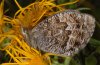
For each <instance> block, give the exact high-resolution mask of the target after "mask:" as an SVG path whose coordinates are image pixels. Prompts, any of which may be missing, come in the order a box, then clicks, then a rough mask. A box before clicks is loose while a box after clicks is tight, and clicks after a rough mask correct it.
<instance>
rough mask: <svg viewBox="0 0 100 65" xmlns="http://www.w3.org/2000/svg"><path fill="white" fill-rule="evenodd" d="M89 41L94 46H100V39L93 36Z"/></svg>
mask: <svg viewBox="0 0 100 65" xmlns="http://www.w3.org/2000/svg"><path fill="white" fill-rule="evenodd" d="M90 43H91V44H92V45H95V46H100V41H99V40H96V39H93V38H91V39H90Z"/></svg>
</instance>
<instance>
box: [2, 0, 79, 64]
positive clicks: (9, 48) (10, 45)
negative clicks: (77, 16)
mask: <svg viewBox="0 0 100 65" xmlns="http://www.w3.org/2000/svg"><path fill="white" fill-rule="evenodd" d="M78 1H79V0H76V1H74V2H69V3H65V4H60V5H56V4H54V0H37V1H36V2H34V3H32V4H30V5H28V6H26V7H24V8H22V7H21V6H20V5H19V4H18V2H17V1H16V0H15V3H16V4H17V6H18V7H19V10H18V11H17V12H16V13H15V16H14V18H10V17H7V16H5V15H4V14H3V4H4V0H2V2H1V4H0V50H2V51H6V54H8V55H9V56H10V60H9V62H8V63H2V65H51V62H50V59H49V55H52V54H48V53H47V54H44V55H42V54H41V52H39V51H37V50H36V49H34V48H31V47H30V46H29V45H28V44H27V43H26V42H25V41H24V37H23V35H22V33H21V27H23V28H26V29H31V28H33V27H34V26H35V25H36V24H37V23H39V22H40V21H41V20H43V19H44V18H45V17H47V16H50V15H53V14H55V13H57V12H59V11H61V10H64V9H65V8H63V7H62V6H64V5H70V4H74V3H76V2H78ZM54 7H55V8H56V9H57V10H56V11H55V10H54V9H53V8H54ZM9 26H10V27H9ZM5 41H8V42H5Z"/></svg>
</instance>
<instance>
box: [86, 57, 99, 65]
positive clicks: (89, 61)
mask: <svg viewBox="0 0 100 65" xmlns="http://www.w3.org/2000/svg"><path fill="white" fill-rule="evenodd" d="M96 63H97V61H96V58H95V57H94V56H93V55H90V56H89V57H86V58H85V64H86V65H96Z"/></svg>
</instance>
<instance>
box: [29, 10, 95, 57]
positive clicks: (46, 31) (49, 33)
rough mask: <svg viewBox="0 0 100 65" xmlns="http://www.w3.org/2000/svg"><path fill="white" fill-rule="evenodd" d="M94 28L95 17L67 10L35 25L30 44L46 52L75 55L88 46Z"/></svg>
mask: <svg viewBox="0 0 100 65" xmlns="http://www.w3.org/2000/svg"><path fill="white" fill-rule="evenodd" d="M94 28H95V19H94V17H92V16H91V15H88V14H84V13H80V12H79V11H76V10H67V11H63V12H60V13H57V14H55V15H53V16H50V17H48V18H47V19H45V20H43V21H42V22H40V23H39V24H38V25H37V26H36V27H34V28H33V29H32V30H31V34H30V36H31V39H30V40H31V43H30V44H33V45H32V47H38V48H39V49H40V50H42V51H45V52H51V53H54V54H60V55H64V56H73V55H74V54H76V53H77V52H79V50H80V49H82V48H84V47H85V46H86V44H87V43H88V42H89V39H90V38H91V36H92V34H93V32H94ZM34 44H35V46H34Z"/></svg>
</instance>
